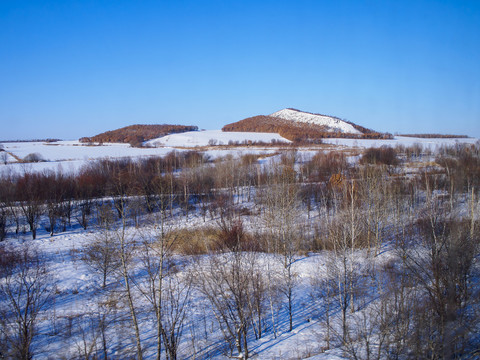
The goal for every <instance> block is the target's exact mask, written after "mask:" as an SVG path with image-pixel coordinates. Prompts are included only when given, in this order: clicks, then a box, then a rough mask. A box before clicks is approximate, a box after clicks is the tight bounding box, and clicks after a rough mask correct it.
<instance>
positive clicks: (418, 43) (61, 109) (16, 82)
mask: <svg viewBox="0 0 480 360" xmlns="http://www.w3.org/2000/svg"><path fill="white" fill-rule="evenodd" d="M287 107H292V108H296V109H300V110H304V111H308V112H313V113H321V114H326V115H333V116H337V117H339V118H342V119H346V120H348V121H352V122H354V123H357V124H359V125H362V126H364V127H367V128H371V129H374V130H377V131H384V132H390V133H442V134H451V133H453V134H465V135H469V136H473V137H480V1H477V0H471V1H468V0H450V1H448V0H437V1H431V0H415V1H410V0H402V1H398V0H392V1H389V0H382V1H374V0H370V1H368V0H336V1H323V0H292V1H282V0H271V1H270V0H268V1H267V0H265V1H264V0H253V1H251V0H243V1H228V0H218V1H202V0H197V1H187V0H172V1H168V0H163V1H162V0H156V1H150V0H142V1H123V0H109V1H106V0H105V1H104V0H78V1H74V0H58V1H52V0H37V1H29V0H22V1H18V0H0V139H1V140H7V139H9V140H13V139H40V138H61V139H78V138H80V137H83V136H92V135H95V134H97V133H100V132H103V131H107V130H113V129H117V128H120V127H123V126H127V125H132V124H184V125H196V126H198V127H199V128H200V129H220V128H221V127H222V126H223V125H226V124H228V123H231V122H235V121H238V120H241V119H244V118H246V117H250V116H255V115H268V114H271V113H273V112H275V111H278V110H280V109H283V108H287Z"/></svg>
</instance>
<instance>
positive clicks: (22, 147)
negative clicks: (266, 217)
mask: <svg viewBox="0 0 480 360" xmlns="http://www.w3.org/2000/svg"><path fill="white" fill-rule="evenodd" d="M272 140H274V141H276V142H289V141H288V140H286V139H284V138H283V137H281V136H279V135H278V134H272V133H242V132H222V131H221V130H207V131H193V132H187V133H181V134H172V135H167V136H164V137H161V138H158V139H154V140H150V141H148V142H147V143H146V147H144V148H132V147H130V145H128V144H103V145H92V146H88V145H87V144H82V143H80V142H78V141H59V142H55V143H45V142H14V143H8V142H7V143H2V145H3V147H4V149H5V150H6V152H7V153H8V154H7V162H8V164H7V165H5V164H4V163H3V162H0V173H1V172H5V171H13V172H16V173H23V172H26V171H43V170H45V169H49V170H54V171H56V170H59V169H61V170H63V171H68V172H75V171H77V170H78V169H80V168H81V167H82V166H83V165H85V164H87V163H88V162H89V161H92V160H98V159H104V158H108V159H116V158H122V157H131V158H141V157H148V156H164V155H165V154H167V153H168V152H170V151H173V150H176V151H184V150H185V149H188V148H192V149H193V148H196V147H205V146H209V145H228V144H229V143H230V144H232V143H240V144H241V143H244V142H246V141H251V142H253V143H255V142H265V143H270V142H272ZM477 141H478V139H476V138H465V139H422V138H411V137H401V136H396V137H395V138H394V139H393V140H358V139H342V138H338V139H335V138H333V139H324V140H323V142H324V143H326V144H332V145H337V146H338V147H339V148H345V147H346V148H349V147H360V148H367V147H378V146H382V145H386V146H396V145H404V146H411V145H414V144H419V145H421V146H422V147H424V148H429V149H431V150H435V149H436V148H438V147H439V146H442V145H454V144H457V143H459V144H462V143H466V144H474V143H475V142H477ZM312 150H313V151H315V149H314V147H310V148H308V149H302V148H300V149H299V151H301V152H302V151H303V152H308V153H311V152H312ZM202 151H205V152H206V153H207V154H208V155H209V156H210V157H211V158H217V157H221V156H225V155H228V154H232V155H237V154H239V153H244V154H245V153H254V154H261V153H264V154H271V153H274V152H275V151H276V150H275V148H272V147H268V148H263V147H261V146H255V145H254V146H251V147H249V148H245V147H240V148H235V147H234V146H233V147H232V148H231V149H225V148H221V149H216V148H215V147H214V146H209V148H208V149H207V150H202ZM32 153H38V154H39V155H40V156H41V158H42V159H43V160H45V161H43V162H37V163H20V162H19V160H21V159H23V158H25V157H26V156H27V155H29V154H32ZM10 154H12V155H13V156H12V155H10ZM14 156H15V157H16V158H15V157H14Z"/></svg>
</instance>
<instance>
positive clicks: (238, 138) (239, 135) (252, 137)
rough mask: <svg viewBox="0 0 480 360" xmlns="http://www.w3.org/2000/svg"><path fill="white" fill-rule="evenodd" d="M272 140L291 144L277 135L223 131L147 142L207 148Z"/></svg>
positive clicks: (191, 132) (204, 132)
mask: <svg viewBox="0 0 480 360" xmlns="http://www.w3.org/2000/svg"><path fill="white" fill-rule="evenodd" d="M272 140H275V141H281V142H290V140H287V139H285V138H284V137H281V136H280V135H278V134H275V133H254V132H233V131H232V132H230V131H225V132H224V131H222V130H204V131H188V132H184V133H179V134H170V135H166V136H162V137H160V138H156V139H152V140H149V141H147V142H146V144H147V145H153V146H184V147H195V146H207V145H210V144H209V143H213V142H214V143H215V145H228V143H229V142H239V143H242V142H245V141H252V142H256V141H257V142H258V141H263V142H267V143H270V142H272Z"/></svg>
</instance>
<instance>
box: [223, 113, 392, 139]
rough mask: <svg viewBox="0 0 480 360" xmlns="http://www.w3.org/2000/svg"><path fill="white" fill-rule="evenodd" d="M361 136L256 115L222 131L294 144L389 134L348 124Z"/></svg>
mask: <svg viewBox="0 0 480 360" xmlns="http://www.w3.org/2000/svg"><path fill="white" fill-rule="evenodd" d="M348 123H349V124H351V125H352V126H354V127H355V128H356V129H357V130H359V131H361V132H362V134H351V133H342V132H340V131H332V130H331V129H330V128H328V127H327V126H321V125H317V124H311V123H304V122H296V121H292V120H286V119H282V118H279V117H275V116H267V115H258V116H253V117H249V118H246V119H243V120H240V121H237V122H235V123H231V124H228V125H225V126H224V127H223V128H222V131H242V132H267V133H277V134H279V135H280V136H283V137H284V138H286V139H288V140H291V141H294V142H308V143H315V142H319V141H320V139H322V138H362V139H389V138H392V135H390V134H384V133H378V132H376V131H373V130H370V129H366V128H364V127H362V126H359V125H356V124H353V123H350V122H348Z"/></svg>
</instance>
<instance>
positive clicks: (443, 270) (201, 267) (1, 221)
mask: <svg viewBox="0 0 480 360" xmlns="http://www.w3.org/2000/svg"><path fill="white" fill-rule="evenodd" d="M278 158H280V159H278ZM479 188H480V144H478V143H477V144H476V145H456V146H454V147H444V148H440V149H437V150H436V151H435V152H428V151H425V150H424V149H422V148H421V147H420V146H413V147H407V148H405V147H397V148H388V147H384V148H373V149H369V150H366V151H365V152H364V153H363V155H362V156H361V157H360V159H359V160H358V161H357V162H356V163H353V162H352V161H351V159H348V158H347V157H346V156H345V154H343V153H342V152H335V151H332V152H328V153H323V152H319V153H317V154H316V155H314V156H313V157H311V158H308V159H307V158H306V159H302V156H301V155H300V153H299V152H296V151H291V150H290V151H286V152H284V153H281V154H279V156H277V157H274V158H272V159H270V160H269V159H263V160H262V161H259V157H258V156H257V155H244V156H240V157H238V158H235V157H225V158H223V159H217V160H215V161H211V160H210V159H208V157H206V156H205V155H204V154H202V153H198V152H177V153H171V154H169V155H167V156H165V157H163V158H149V159H144V160H138V161H131V160H122V161H108V160H103V161H99V162H94V163H92V164H90V165H89V166H87V167H85V168H83V169H82V170H81V171H80V172H79V173H78V174H75V175H68V174H61V173H48V172H46V173H29V174H22V175H18V176H13V175H12V176H4V177H3V178H2V179H1V184H0V191H1V193H0V235H1V239H5V238H6V237H7V238H12V239H15V238H18V239H25V238H26V237H28V235H24V234H23V233H26V232H28V233H31V235H32V237H33V238H34V239H35V237H36V231H37V229H42V231H47V232H49V233H50V234H52V235H53V234H54V233H55V232H66V231H70V230H72V229H74V228H75V227H76V228H79V227H80V228H83V229H85V230H87V229H88V231H90V232H91V233H90V235H88V236H90V237H91V241H90V242H89V243H88V245H87V246H85V247H83V248H81V249H78V248H77V249H76V251H75V253H73V254H70V255H71V257H72V261H81V262H82V263H84V264H87V265H88V268H89V269H90V270H91V272H92V274H94V275H95V276H98V278H99V279H100V280H99V282H98V284H99V285H98V289H96V290H95V291H94V292H93V293H94V294H95V297H96V299H97V306H96V307H95V311H92V312H91V313H89V312H84V313H82V314H81V315H77V316H73V315H60V314H57V313H56V311H55V309H56V306H58V305H57V304H59V303H61V302H62V301H66V299H68V298H69V297H72V296H80V295H81V294H64V293H62V292H61V291H58V289H57V288H56V285H55V281H56V280H54V279H55V277H54V276H53V274H52V272H51V270H50V269H49V259H48V256H47V255H45V254H39V253H38V252H36V251H35V250H34V249H32V248H29V247H28V241H27V240H24V244H25V246H24V247H22V248H21V249H22V250H21V251H20V250H16V251H14V250H12V248H10V247H6V246H1V247H0V262H1V264H0V265H1V266H0V277H1V282H0V358H6V359H7V358H8V359H10V358H11V359H31V358H34V357H35V355H37V354H38V353H39V352H40V351H41V349H42V346H44V347H45V346H47V348H48V344H52V343H54V342H55V341H59V342H60V343H62V344H68V345H69V346H67V348H70V349H72V348H73V349H76V350H75V354H73V353H72V352H70V353H69V355H68V356H67V355H65V357H69V358H72V356H73V357H77V358H83V359H96V358H104V359H108V358H119V357H120V358H127V357H130V358H137V359H143V358H144V357H147V356H148V357H149V358H153V357H155V358H157V359H163V358H166V359H176V358H187V357H189V358H192V359H194V358H203V359H204V358H209V357H212V356H215V355H220V354H225V355H227V356H236V357H238V358H243V359H247V358H250V357H252V356H254V355H255V354H254V352H252V350H251V343H252V341H254V340H256V339H260V338H262V337H264V336H266V335H268V336H271V337H275V338H276V337H277V336H278V335H279V334H281V333H285V332H289V331H292V330H293V329H294V328H295V324H298V323H299V322H301V321H302V319H301V317H302V316H304V315H303V314H305V311H306V310H305V309H306V308H308V309H311V310H310V311H309V312H308V314H309V315H308V316H309V318H308V321H312V322H317V323H318V324H321V327H322V329H323V330H324V331H322V332H321V336H320V335H319V336H318V338H316V339H315V341H317V342H318V344H320V345H319V347H318V349H321V351H326V350H327V349H331V348H339V349H341V350H342V354H343V356H344V357H345V358H351V359H427V358H428V359H460V358H469V359H470V358H472V359H473V358H476V357H478V356H480V352H479V347H480V336H479V334H480V322H479V320H480V313H479V312H480V296H479V294H480V264H479V263H478V259H479V254H480V235H479V229H478V195H479ZM189 218H190V219H193V218H195V219H196V221H197V223H204V224H205V226H203V227H195V228H186V227H183V228H182V226H181V224H182V223H184V224H187V221H188V219H189ZM212 224H213V225H212ZM185 226H186V225H185ZM19 241H20V240H19ZM5 243H6V241H4V242H3V244H5ZM0 245H1V244H0ZM17 249H18V248H17ZM387 252H388V254H389V256H388V257H382V253H387ZM306 256H317V257H319V258H321V259H323V260H322V261H320V262H318V266H317V267H316V269H314V270H313V271H316V272H318V274H316V275H315V276H312V278H313V279H314V280H312V282H311V284H310V286H309V287H308V290H305V287H303V288H302V289H303V290H302V291H309V293H310V295H311V296H310V297H309V298H310V301H309V303H308V304H305V303H303V302H302V303H299V302H298V301H296V300H297V297H298V296H299V291H300V289H299V288H300V286H299V284H300V279H299V270H298V268H297V267H296V262H297V261H298V260H299V259H301V258H305V257H306ZM303 285H304V284H303ZM193 298H194V299H195V304H194V303H193V301H192V299H193ZM303 299H305V297H303ZM199 307H201V308H202V309H203V311H200V312H199V311H196V312H195V311H192V309H193V308H195V309H198V308H199ZM199 313H201V314H199ZM45 314H49V315H48V316H45ZM207 314H211V316H210V317H209V316H208V315H207ZM213 334H217V335H218V334H220V335H218V336H214V335H213ZM219 336H221V337H222V341H219ZM132 339H133V340H132ZM46 344H47V345H46Z"/></svg>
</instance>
